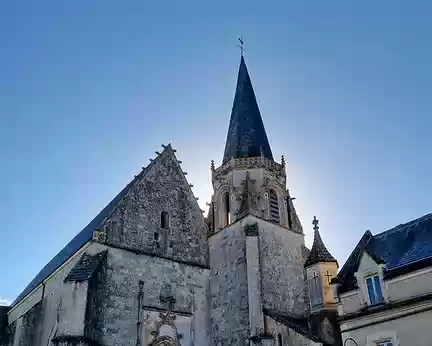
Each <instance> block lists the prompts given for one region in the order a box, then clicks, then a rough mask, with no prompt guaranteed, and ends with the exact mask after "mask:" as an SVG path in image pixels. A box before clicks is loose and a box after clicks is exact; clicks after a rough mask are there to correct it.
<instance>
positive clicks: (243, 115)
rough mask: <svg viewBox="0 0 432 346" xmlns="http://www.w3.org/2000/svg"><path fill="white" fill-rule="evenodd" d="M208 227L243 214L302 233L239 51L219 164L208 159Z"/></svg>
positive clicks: (282, 164)
mask: <svg viewBox="0 0 432 346" xmlns="http://www.w3.org/2000/svg"><path fill="white" fill-rule="evenodd" d="M211 170H212V183H213V190H214V195H213V199H212V204H211V209H212V210H211V214H212V215H211V220H209V221H210V227H211V230H212V232H217V231H218V230H220V229H223V228H224V227H227V226H229V225H230V224H231V223H233V222H235V221H237V220H239V219H241V218H242V217H244V216H245V215H247V214H253V215H255V216H257V217H259V218H262V219H265V220H269V221H271V222H273V223H276V224H278V225H281V226H283V227H286V228H289V229H292V230H294V231H296V232H299V233H302V229H301V225H300V222H299V220H298V218H297V215H296V214H295V210H294V206H293V204H292V199H291V197H290V195H289V192H288V190H287V189H286V180H287V176H286V167H285V160H284V158H283V157H282V158H281V161H280V163H278V162H276V161H275V160H274V159H273V154H272V151H271V148H270V144H269V141H268V139H267V134H266V131H265V129H264V124H263V121H262V118H261V114H260V110H259V108H258V103H257V100H256V98H255V93H254V90H253V87H252V83H251V79H250V77H249V73H248V70H247V67H246V63H245V60H244V58H243V56H242V57H241V60H240V67H239V73H238V78H237V88H236V93H235V97H234V104H233V108H232V112H231V119H230V123H229V128H228V134H227V138H226V144H225V151H224V156H223V160H222V165H221V166H220V167H218V168H215V167H214V163H213V162H212V167H211Z"/></svg>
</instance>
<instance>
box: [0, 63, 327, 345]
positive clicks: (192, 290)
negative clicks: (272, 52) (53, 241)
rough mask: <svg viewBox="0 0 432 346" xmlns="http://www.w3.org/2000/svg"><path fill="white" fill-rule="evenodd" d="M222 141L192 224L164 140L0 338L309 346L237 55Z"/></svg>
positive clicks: (299, 268)
mask: <svg viewBox="0 0 432 346" xmlns="http://www.w3.org/2000/svg"><path fill="white" fill-rule="evenodd" d="M239 121H240V122H243V123H241V124H240V123H239ZM226 148H227V149H226V150H225V157H224V160H223V164H222V166H221V167H219V168H215V167H214V164H212V183H213V188H214V193H213V196H212V203H211V207H210V211H209V214H208V217H207V218H206V219H204V217H203V215H202V211H201V210H200V208H199V206H198V204H197V201H196V198H195V197H194V195H193V193H192V190H191V187H190V185H189V183H188V182H187V180H186V177H185V174H184V172H183V171H182V169H181V167H180V164H179V162H178V161H177V158H176V156H175V150H174V149H172V148H171V146H170V145H168V146H164V150H163V151H162V153H157V157H156V159H155V160H152V162H151V163H150V164H149V165H148V166H147V167H145V168H143V170H142V171H141V172H140V173H139V174H138V175H137V176H135V178H134V179H133V180H132V181H131V183H130V184H128V185H127V186H126V187H125V189H123V190H122V191H121V192H120V193H119V194H118V195H117V196H116V197H115V198H114V199H113V201H111V202H110V203H109V204H108V205H107V207H106V208H104V209H103V210H102V211H101V213H100V214H99V215H97V216H96V217H95V219H94V220H93V221H92V222H91V223H90V224H89V225H88V226H87V227H85V228H84V229H83V231H81V232H80V233H79V234H78V235H77V237H75V238H74V239H73V240H72V241H71V243H69V244H68V246H67V247H66V248H65V249H63V250H62V251H61V252H60V253H59V255H58V256H56V257H55V258H54V259H53V261H51V262H50V263H49V264H48V265H47V267H46V268H44V269H43V270H42V271H41V273H40V274H39V275H38V276H37V277H36V278H35V280H34V281H33V282H32V283H30V285H29V286H28V287H27V288H26V290H25V291H24V293H23V294H21V295H20V297H19V298H18V299H17V301H16V302H14V303H13V306H12V307H11V309H10V310H9V311H7V316H8V326H7V328H4V330H5V332H2V333H3V335H0V337H2V339H1V338H0V340H2V343H3V344H4V345H8V346H18V345H19V346H45V345H49V346H54V345H59V346H72V345H104V346H115V345H129V346H132V345H133V346H140V345H141V346H157V345H159V346H168V345H171V346H193V345H195V346H225V345H230V346H246V345H266V346H270V345H271V346H282V345H290V346H303V345H319V344H320V338H319V336H317V335H314V333H313V332H312V331H311V330H310V326H309V324H308V323H309V317H310V309H309V299H308V290H307V284H306V281H305V278H306V271H305V268H304V263H305V260H306V257H305V256H306V255H308V251H307V249H306V248H305V246H304V235H303V230H302V226H301V224H300V221H299V218H298V215H297V214H296V211H295V208H294V204H293V201H292V198H291V197H290V194H289V192H288V190H287V186H286V172H285V163H284V161H283V160H282V161H281V163H278V162H276V161H275V160H273V156H272V153H271V149H270V146H269V143H268V141H267V136H266V134H265V131H264V126H263V124H262V119H261V116H260V113H259V110H258V106H257V104H256V99H255V95H254V94H253V89H252V85H251V81H250V78H249V75H248V72H247V69H246V65H245V62H244V59H243V58H242V60H241V64H240V71H239V80H238V85H237V91H236V97H235V101H234V106H233V112H232V116H231V122H230V130H229V134H228V138H227V146H226ZM257 155H258V156H257ZM71 249H72V250H71ZM4 315H6V312H5V313H4ZM3 336H4V337H3Z"/></svg>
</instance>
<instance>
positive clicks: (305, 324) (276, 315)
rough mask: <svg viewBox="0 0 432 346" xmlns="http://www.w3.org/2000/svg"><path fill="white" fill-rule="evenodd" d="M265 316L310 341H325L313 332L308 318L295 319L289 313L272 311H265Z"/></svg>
mask: <svg viewBox="0 0 432 346" xmlns="http://www.w3.org/2000/svg"><path fill="white" fill-rule="evenodd" d="M264 314H266V315H267V316H269V317H271V318H272V319H274V320H275V321H277V322H279V323H282V324H284V325H286V326H287V327H289V328H291V329H292V330H294V331H295V332H296V333H299V334H301V335H303V336H305V337H306V338H308V339H309V340H312V341H314V342H321V343H322V342H323V340H321V338H320V337H319V336H318V335H317V334H316V333H314V332H313V331H312V330H311V328H310V325H309V320H308V319H307V318H306V317H294V316H290V315H289V314H287V313H283V312H277V311H274V310H270V309H264Z"/></svg>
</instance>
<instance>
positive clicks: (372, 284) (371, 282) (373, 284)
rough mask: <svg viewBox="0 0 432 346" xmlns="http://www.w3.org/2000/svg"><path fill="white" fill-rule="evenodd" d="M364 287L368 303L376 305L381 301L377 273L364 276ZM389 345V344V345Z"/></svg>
mask: <svg viewBox="0 0 432 346" xmlns="http://www.w3.org/2000/svg"><path fill="white" fill-rule="evenodd" d="M366 288H367V291H368V294H369V301H370V305H377V304H380V303H382V302H383V300H384V298H383V295H382V289H381V282H380V278H379V276H378V275H373V276H369V277H367V278H366ZM390 346H391V345H390Z"/></svg>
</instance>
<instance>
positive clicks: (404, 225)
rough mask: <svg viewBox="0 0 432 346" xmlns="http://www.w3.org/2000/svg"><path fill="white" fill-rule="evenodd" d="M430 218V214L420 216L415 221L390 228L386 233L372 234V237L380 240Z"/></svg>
mask: <svg viewBox="0 0 432 346" xmlns="http://www.w3.org/2000/svg"><path fill="white" fill-rule="evenodd" d="M430 218H432V213H429V214H425V215H423V216H420V217H419V218H417V219H414V220H411V221H408V222H406V223H401V224H399V225H397V226H395V227H393V228H390V229H388V230H386V231H383V232H381V233H377V234H374V235H373V237H374V238H380V237H383V236H387V235H390V234H393V233H396V232H400V231H402V230H404V229H406V228H407V227H409V226H413V225H415V224H417V223H420V222H422V221H425V220H427V219H430Z"/></svg>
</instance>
